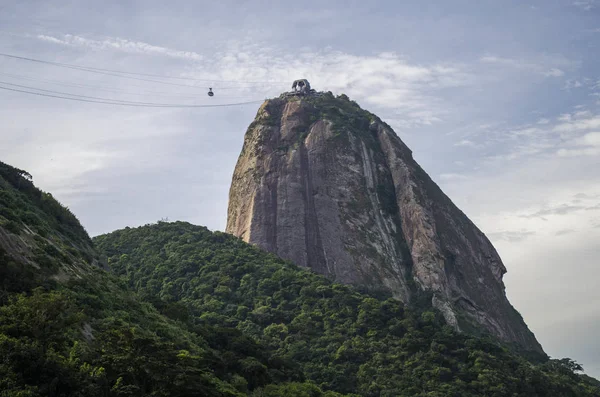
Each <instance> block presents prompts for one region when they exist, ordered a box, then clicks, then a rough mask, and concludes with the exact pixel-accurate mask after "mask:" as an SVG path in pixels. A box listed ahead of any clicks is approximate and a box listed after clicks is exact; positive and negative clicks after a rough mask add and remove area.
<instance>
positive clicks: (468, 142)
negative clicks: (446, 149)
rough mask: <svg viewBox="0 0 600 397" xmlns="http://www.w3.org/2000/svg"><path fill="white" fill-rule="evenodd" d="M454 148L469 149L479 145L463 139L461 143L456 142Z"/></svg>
mask: <svg viewBox="0 0 600 397" xmlns="http://www.w3.org/2000/svg"><path fill="white" fill-rule="evenodd" d="M454 146H467V147H478V146H479V145H477V144H476V143H475V142H473V141H470V140H468V139H463V140H461V141H459V142H456V143H455V144H454Z"/></svg>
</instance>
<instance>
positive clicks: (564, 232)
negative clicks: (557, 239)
mask: <svg viewBox="0 0 600 397" xmlns="http://www.w3.org/2000/svg"><path fill="white" fill-rule="evenodd" d="M574 231H575V230H573V229H561V230H559V231H557V232H556V233H554V235H555V236H564V235H565V234H571V233H573V232H574Z"/></svg>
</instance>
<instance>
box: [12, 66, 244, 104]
mask: <svg viewBox="0 0 600 397" xmlns="http://www.w3.org/2000/svg"><path fill="white" fill-rule="evenodd" d="M0 75H1V76H7V77H15V78H18V79H22V80H29V81H37V82H40V83H47V84H56V85H61V86H66V87H75V88H93V89H94V90H99V91H106V92H115V93H123V94H129V95H145V94H151V95H153V96H158V97H170V98H189V99H197V98H198V95H191V94H190V93H189V92H187V93H183V92H181V93H177V92H168V91H149V90H142V91H139V92H132V91H126V90H119V89H117V88H109V87H107V86H99V85H93V84H84V83H72V82H66V81H59V80H50V79H40V78H34V77H29V76H22V75H18V74H12V73H4V72H0ZM132 87H139V88H141V86H132ZM217 88H218V90H227V89H235V88H234V87H223V88H222V87H217ZM237 89H239V88H237ZM228 98H233V97H228Z"/></svg>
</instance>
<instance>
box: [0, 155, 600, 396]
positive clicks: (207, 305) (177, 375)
mask: <svg viewBox="0 0 600 397" xmlns="http://www.w3.org/2000/svg"><path fill="white" fill-rule="evenodd" d="M30 179H31V178H30V176H29V175H28V174H26V173H25V172H24V171H21V170H17V169H15V168H12V167H10V166H6V165H5V164H0V200H2V201H1V202H0V272H1V273H0V277H1V279H0V298H1V299H0V358H1V359H0V396H1V397H9V396H10V397H12V396H19V397H33V396H217V397H219V396H223V397H225V396H228V397H230V396H247V395H250V396H254V397H279V396H291V397H336V396H338V397H339V396H343V395H346V396H355V395H363V396H483V395H485V396H598V395H600V392H598V388H597V381H595V380H592V379H591V378H587V377H584V376H582V375H579V374H577V372H579V371H580V370H581V368H580V367H579V366H578V365H577V363H575V362H573V361H571V360H569V359H564V360H551V361H548V362H547V363H544V364H542V365H533V364H531V363H529V362H527V361H526V360H524V359H523V358H521V357H519V356H515V355H514V354H512V353H510V352H509V351H507V350H505V349H503V348H501V347H499V346H498V345H496V344H494V343H493V342H492V341H488V340H483V339H478V338H473V337H468V336H465V335H457V334H455V333H454V332H453V331H452V330H451V329H449V328H448V327H446V326H445V325H443V323H442V321H441V319H440V318H439V317H438V315H437V314H435V313H433V312H424V313H417V312H413V311H411V310H408V309H407V308H405V307H403V306H402V305H401V304H400V303H399V302H397V301H394V300H390V299H386V298H385V297H375V296H372V295H371V296H370V295H366V294H361V293H359V292H357V291H356V290H354V289H353V288H351V287H347V286H342V285H338V284H333V283H331V282H329V281H328V280H326V279H325V278H323V277H321V276H317V275H314V274H312V273H309V272H307V271H305V270H302V269H299V268H297V267H296V266H294V265H292V264H290V263H286V262H284V261H282V260H281V259H279V258H277V257H275V256H273V255H270V254H267V253H264V252H262V251H260V250H258V249H257V248H255V247H252V246H249V245H247V244H245V243H243V242H242V241H240V240H238V239H236V238H234V237H232V236H229V235H226V234H223V233H212V232H210V231H208V230H207V229H205V228H202V227H198V226H193V225H190V224H187V223H181V222H177V223H158V224H156V225H148V226H145V227H141V228H137V229H129V228H127V229H125V230H120V231H117V232H114V233H111V234H109V235H105V236H100V237H98V238H96V239H95V243H96V245H97V247H98V249H100V250H101V251H102V252H103V253H104V254H105V255H107V256H108V257H109V265H110V268H111V269H112V270H113V272H114V273H116V274H111V273H109V272H107V271H105V270H103V269H102V268H101V267H99V266H97V261H96V258H97V256H98V255H97V254H96V253H95V252H94V250H93V249H92V247H91V245H90V243H91V242H90V239H89V237H88V236H87V234H86V233H85V231H84V230H83V228H82V227H81V226H80V225H79V222H77V219H76V218H75V217H74V216H73V214H71V212H70V211H68V209H66V208H65V207H63V206H61V205H60V204H59V203H58V202H56V201H55V200H54V199H53V198H52V197H51V196H50V195H47V194H45V193H42V192H40V191H39V190H37V189H36V188H35V187H34V186H33V184H31V182H30ZM34 217H35V219H34Z"/></svg>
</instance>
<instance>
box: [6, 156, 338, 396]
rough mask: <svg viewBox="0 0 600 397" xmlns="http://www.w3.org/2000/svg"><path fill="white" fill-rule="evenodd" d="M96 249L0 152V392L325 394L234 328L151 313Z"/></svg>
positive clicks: (170, 309) (68, 214)
mask: <svg viewBox="0 0 600 397" xmlns="http://www.w3.org/2000/svg"><path fill="white" fill-rule="evenodd" d="M97 258H98V255H97V253H96V251H95V250H94V248H93V247H92V242H91V239H90V238H89V236H88V235H87V233H86V232H85V230H84V229H83V227H81V225H80V224H79V222H78V221H77V218H76V217H75V216H74V215H73V214H72V213H71V212H70V211H69V210H68V209H67V208H65V207H63V206H62V205H60V204H59V203H58V202H57V201H56V200H54V199H53V198H52V196H51V195H50V194H48V193H43V192H41V191H40V190H38V189H37V188H35V186H34V185H33V183H32V182H31V176H30V175H29V174H28V173H26V172H25V171H22V170H18V169H16V168H13V167H11V166H9V165H7V164H4V163H0V357H2V360H1V361H0V396H2V397H13V396H15V397H16V396H19V397H33V396H86V397H88V396H91V397H94V396H222V397H233V396H245V395H248V393H249V390H259V393H261V394H258V395H260V396H279V395H293V394H290V393H293V390H300V389H305V390H312V391H313V395H315V396H321V395H327V396H330V397H335V396H336V395H337V394H335V393H328V394H322V393H321V392H320V391H319V389H318V388H317V387H316V386H314V385H310V384H304V383H302V381H301V378H302V377H301V374H299V373H298V372H297V371H295V369H294V368H288V367H286V366H285V363H281V362H275V363H269V362H268V361H267V358H266V356H265V354H264V353H263V351H264V350H265V349H264V348H263V347H262V346H260V345H258V344H256V343H255V342H253V341H252V340H251V339H249V338H247V337H245V336H244V335H243V334H242V333H241V332H239V331H236V330H234V329H230V330H225V329H217V328H213V327H210V326H200V325H197V326H193V327H192V326H191V325H189V326H188V324H184V323H181V322H179V321H175V320H172V319H170V318H168V317H166V316H164V315H162V314H160V313H159V312H158V310H156V309H155V308H154V306H152V305H151V304H149V303H145V302H144V301H143V300H141V299H140V298H139V297H137V295H136V294H135V293H134V292H133V291H131V290H130V289H128V288H127V286H126V285H125V284H124V283H122V282H121V281H120V280H119V279H117V278H116V277H115V276H113V275H111V274H110V273H108V272H107V271H106V270H104V269H103V268H102V266H98V264H99V262H98V260H97ZM178 307H179V306H178V305H177V304H174V305H171V306H169V307H165V306H162V308H163V309H167V310H166V311H167V312H168V313H169V314H170V315H171V316H175V313H178V312H179V313H184V312H185V308H180V310H179V311H178V310H177V309H178ZM288 380H289V381H292V383H290V382H286V381H288ZM293 381H298V382H296V383H294V382H293ZM275 382H277V383H278V385H277V386H275V385H271V386H270V388H269V389H268V390H267V391H265V392H264V393H263V391H262V390H261V389H262V388H263V387H264V386H268V385H269V383H275ZM281 390H290V393H288V392H287V391H283V392H282V391H281Z"/></svg>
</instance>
